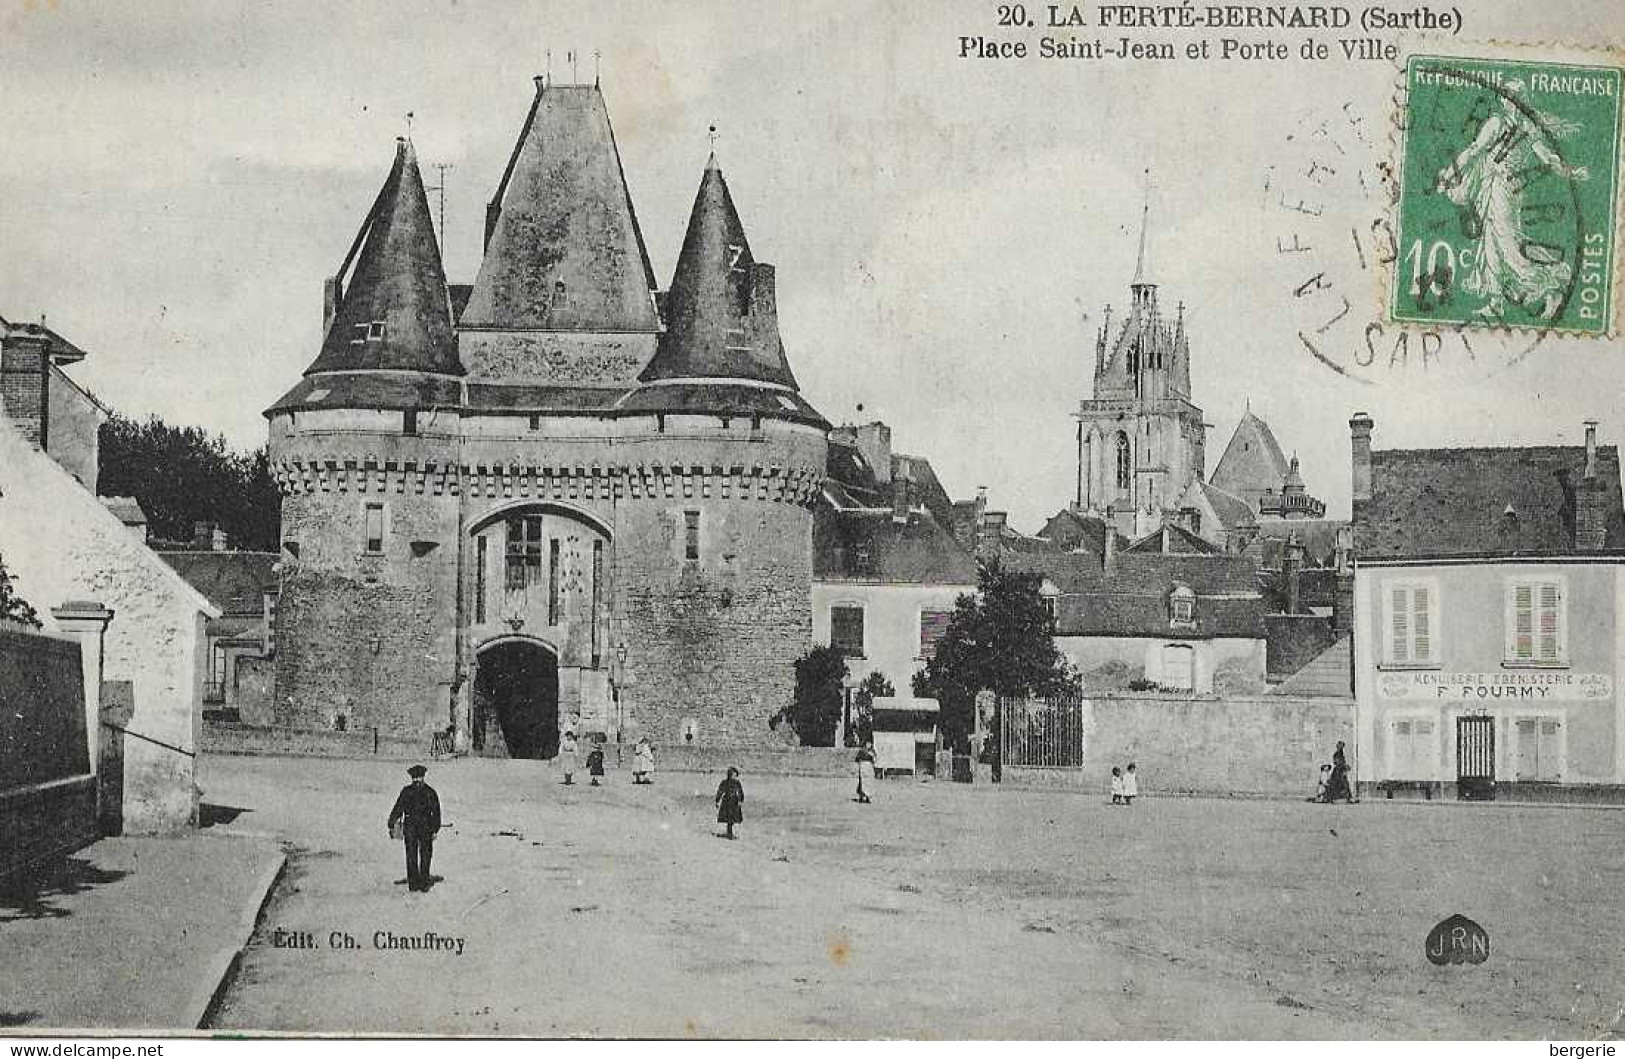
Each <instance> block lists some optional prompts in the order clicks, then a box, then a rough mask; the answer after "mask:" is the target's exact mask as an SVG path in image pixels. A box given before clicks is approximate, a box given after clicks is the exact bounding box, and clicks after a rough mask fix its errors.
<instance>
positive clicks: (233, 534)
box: [96, 415, 282, 551]
mask: <svg viewBox="0 0 1625 1059" xmlns="http://www.w3.org/2000/svg"><path fill="white" fill-rule="evenodd" d="M96 491H97V492H99V493H101V494H102V495H103V496H133V497H135V498H136V500H138V501H140V503H141V507H142V509H143V510H144V511H146V513H147V518H148V519H149V520H150V526H149V529H150V530H151V531H152V535H153V536H154V537H156V538H158V539H160V540H169V541H186V540H191V539H192V527H193V525H194V524H195V523H198V522H212V523H214V524H215V525H216V526H218V527H219V528H220V529H222V530H224V531H225V533H226V535H227V536H228V537H230V538H231V539H232V540H233V542H235V543H236V544H237V545H238V546H239V547H243V548H252V549H256V550H259V551H275V550H276V547H277V540H278V537H279V535H280V522H281V507H282V500H281V496H280V495H279V493H278V492H277V487H276V482H275V480H273V479H272V477H271V466H270V460H269V459H268V457H267V456H266V452H265V450H264V449H263V448H262V449H257V450H255V451H253V452H249V453H237V452H233V451H232V450H231V448H230V447H229V446H228V445H227V444H226V439H225V438H224V437H222V436H220V435H218V434H216V435H214V436H213V437H211V436H209V435H208V434H206V433H205V432H204V431H202V430H199V429H198V428H197V427H175V426H170V425H169V424H168V423H165V422H164V421H163V420H162V419H160V418H158V417H157V416H149V417H147V419H146V421H145V422H139V423H138V422H136V421H135V420H133V419H127V418H125V417H124V416H121V415H114V416H113V417H112V418H111V419H109V420H108V421H107V423H105V424H104V425H103V426H102V430H101V471H100V475H99V477H98V479H97V483H96Z"/></svg>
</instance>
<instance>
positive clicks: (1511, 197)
mask: <svg viewBox="0 0 1625 1059" xmlns="http://www.w3.org/2000/svg"><path fill="white" fill-rule="evenodd" d="M1622 79H1625V72H1622V71H1621V70H1620V69H1619V68H1617V67H1610V66H1587V65H1569V64H1562V63H1552V62H1523V61H1515V60H1509V59H1464V58H1456V57H1448V58H1446V57H1440V56H1428V55H1415V56H1412V57H1411V58H1410V61H1409V62H1408V64H1407V66H1406V71H1405V90H1406V91H1405V97H1404V109H1403V112H1402V114H1401V123H1402V126H1403V132H1402V136H1403V140H1402V154H1401V173H1400V195H1399V202H1398V206H1397V226H1396V227H1397V232H1396V235H1397V246H1396V248H1395V249H1396V252H1397V259H1396V260H1395V262H1394V263H1393V268H1392V279H1391V286H1390V291H1389V309H1390V314H1391V318H1392V319H1393V320H1394V321H1396V322H1413V323H1426V324H1456V325H1461V326H1467V327H1480V326H1481V327H1514V328H1538V329H1541V330H1549V331H1556V332H1567V333H1573V334H1580V335H1602V334H1607V333H1609V332H1610V331H1611V329H1612V328H1613V326H1614V319H1613V316H1614V313H1615V311H1616V309H1615V291H1614V289H1613V288H1614V268H1615V255H1616V252H1617V247H1616V241H1617V236H1618V228H1617V223H1618V196H1619V145H1620V92H1621V87H1622V86H1621V82H1622Z"/></svg>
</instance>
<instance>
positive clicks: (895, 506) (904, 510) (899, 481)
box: [891, 460, 914, 525]
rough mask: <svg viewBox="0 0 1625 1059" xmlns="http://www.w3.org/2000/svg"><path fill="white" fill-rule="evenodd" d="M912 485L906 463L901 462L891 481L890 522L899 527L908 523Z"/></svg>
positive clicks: (904, 461)
mask: <svg viewBox="0 0 1625 1059" xmlns="http://www.w3.org/2000/svg"><path fill="white" fill-rule="evenodd" d="M913 485H914V483H913V482H912V481H910V474H909V466H908V461H907V460H903V461H901V465H900V466H899V467H898V468H897V474H896V475H895V476H893V478H892V480H891V520H892V521H893V522H895V523H897V524H899V525H903V524H905V523H907V522H908V508H909V501H910V499H911V497H910V494H911V493H912V492H913Z"/></svg>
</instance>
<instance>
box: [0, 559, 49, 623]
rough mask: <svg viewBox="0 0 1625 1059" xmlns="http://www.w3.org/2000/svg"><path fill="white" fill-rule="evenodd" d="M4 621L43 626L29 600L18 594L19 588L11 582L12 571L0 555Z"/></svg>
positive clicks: (0, 607)
mask: <svg viewBox="0 0 1625 1059" xmlns="http://www.w3.org/2000/svg"><path fill="white" fill-rule="evenodd" d="M3 621H9V622H15V623H16V624H18V625H26V626H28V627H29V628H30V629H38V628H41V623H40V620H39V614H38V613H36V612H35V610H34V608H33V607H31V606H29V604H28V600H26V599H24V598H23V597H21V596H19V595H18V594H17V589H16V588H15V586H13V585H12V583H11V572H10V571H9V570H7V569H6V561H5V559H4V557H0V622H3Z"/></svg>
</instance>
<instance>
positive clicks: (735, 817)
mask: <svg viewBox="0 0 1625 1059" xmlns="http://www.w3.org/2000/svg"><path fill="white" fill-rule="evenodd" d="M744 804H745V788H744V785H743V784H741V783H740V782H739V770H738V769H736V768H733V767H732V766H729V768H728V777H727V779H724V780H723V781H722V782H721V783H719V784H717V823H719V824H726V825H728V834H727V837H728V838H733V837H734V825H735V824H740V823H744V821H745V814H744V812H743V810H742V809H741V806H743V805H744Z"/></svg>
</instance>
